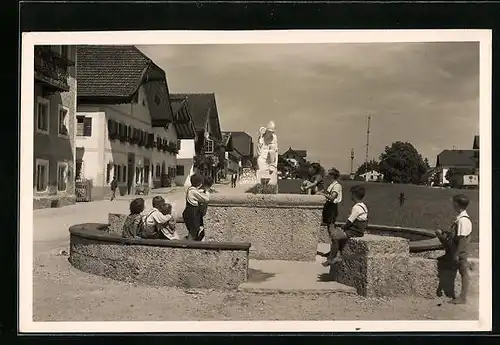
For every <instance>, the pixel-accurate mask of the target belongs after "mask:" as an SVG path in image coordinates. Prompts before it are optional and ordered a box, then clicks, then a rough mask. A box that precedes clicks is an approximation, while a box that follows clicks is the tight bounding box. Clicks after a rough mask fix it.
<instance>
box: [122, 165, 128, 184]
mask: <svg viewBox="0 0 500 345" xmlns="http://www.w3.org/2000/svg"><path fill="white" fill-rule="evenodd" d="M122 182H123V183H125V182H127V166H126V165H124V166H123V175H122Z"/></svg>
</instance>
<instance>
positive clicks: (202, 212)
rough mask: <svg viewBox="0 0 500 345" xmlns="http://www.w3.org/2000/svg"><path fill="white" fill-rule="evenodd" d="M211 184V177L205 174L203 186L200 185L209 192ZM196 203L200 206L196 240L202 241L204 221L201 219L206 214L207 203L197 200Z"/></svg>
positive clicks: (212, 182)
mask: <svg viewBox="0 0 500 345" xmlns="http://www.w3.org/2000/svg"><path fill="white" fill-rule="evenodd" d="M213 185H214V180H213V179H212V177H210V176H205V177H204V178H203V187H202V190H203V191H205V192H207V193H209V192H210V190H211V189H212V186H213ZM198 204H199V205H198V206H199V208H200V231H199V233H198V236H197V238H196V240H197V241H203V239H204V238H205V222H204V221H203V219H204V218H205V215H206V214H207V210H208V204H207V203H206V202H201V201H200V202H198Z"/></svg>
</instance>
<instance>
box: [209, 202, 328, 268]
mask: <svg viewBox="0 0 500 345" xmlns="http://www.w3.org/2000/svg"><path fill="white" fill-rule="evenodd" d="M323 203H324V198H323V197H321V196H314V195H300V194H260V195H255V194H243V195H221V194H216V195H212V198H211V200H210V203H209V207H208V212H207V215H206V217H205V228H206V236H207V240H208V241H219V242H248V243H251V244H252V247H251V248H250V258H253V259H259V260H291V261H314V260H315V259H316V251H317V246H318V233H319V230H320V224H321V212H322V208H323Z"/></svg>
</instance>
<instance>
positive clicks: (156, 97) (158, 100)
mask: <svg viewBox="0 0 500 345" xmlns="http://www.w3.org/2000/svg"><path fill="white" fill-rule="evenodd" d="M155 103H156V105H160V103H161V101H160V97H159V96H158V95H155Z"/></svg>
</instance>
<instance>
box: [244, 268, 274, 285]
mask: <svg viewBox="0 0 500 345" xmlns="http://www.w3.org/2000/svg"><path fill="white" fill-rule="evenodd" d="M275 275H276V274H274V273H266V272H264V271H261V270H256V269H252V268H249V269H248V279H247V282H249V283H260V282H263V281H266V280H268V279H271V278H272V277H274V276H275Z"/></svg>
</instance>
